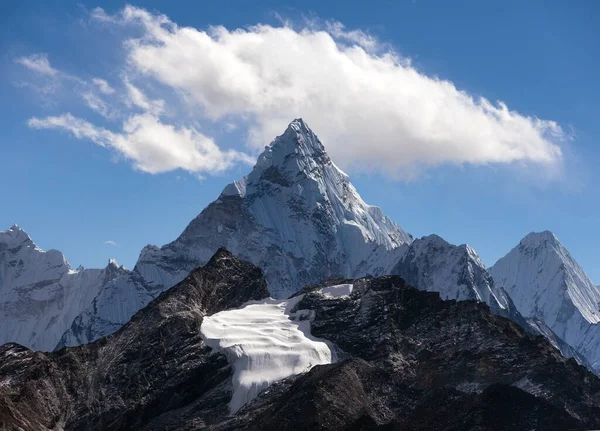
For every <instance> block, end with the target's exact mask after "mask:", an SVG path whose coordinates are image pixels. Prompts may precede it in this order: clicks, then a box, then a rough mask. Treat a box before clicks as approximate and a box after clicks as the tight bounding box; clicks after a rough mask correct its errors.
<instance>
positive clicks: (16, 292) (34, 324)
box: [0, 225, 125, 350]
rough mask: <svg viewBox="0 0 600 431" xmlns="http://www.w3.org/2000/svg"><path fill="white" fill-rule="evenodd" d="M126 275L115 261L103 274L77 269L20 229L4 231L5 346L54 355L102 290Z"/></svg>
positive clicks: (1, 329)
mask: <svg viewBox="0 0 600 431" xmlns="http://www.w3.org/2000/svg"><path fill="white" fill-rule="evenodd" d="M124 273H125V270H124V269H123V268H122V267H119V266H118V265H117V264H116V262H115V261H113V260H111V261H110V262H109V264H108V266H107V267H106V268H104V269H83V268H78V269H77V270H73V269H71V267H70V266H69V263H68V262H67V260H66V259H65V257H64V256H63V254H62V253H61V252H59V251H57V250H48V251H44V250H42V249H40V248H39V247H37V246H36V245H35V243H34V242H33V241H32V240H31V238H30V237H29V235H27V233H26V232H25V231H24V230H23V229H21V228H19V227H18V226H16V225H15V226H13V227H11V228H10V229H8V230H6V231H3V232H0V344H3V343H6V342H9V341H13V342H17V343H20V344H22V345H24V346H27V347H30V348H33V349H37V350H52V349H53V348H54V347H55V346H56V344H57V343H58V341H59V340H60V338H61V336H62V334H63V333H64V332H65V331H66V330H67V329H68V328H69V327H70V326H71V324H72V322H73V319H74V318H75V316H77V315H78V314H79V313H81V312H82V311H83V310H85V309H86V308H87V307H88V306H89V305H90V304H91V303H92V300H93V299H94V297H95V296H96V295H97V294H98V292H99V291H100V289H101V288H102V286H103V285H104V284H105V283H106V282H107V281H108V280H110V279H112V278H115V277H117V276H119V275H122V274H124Z"/></svg>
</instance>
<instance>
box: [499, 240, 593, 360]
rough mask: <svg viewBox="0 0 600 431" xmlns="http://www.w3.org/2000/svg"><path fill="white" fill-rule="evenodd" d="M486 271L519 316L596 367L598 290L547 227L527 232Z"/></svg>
mask: <svg viewBox="0 0 600 431" xmlns="http://www.w3.org/2000/svg"><path fill="white" fill-rule="evenodd" d="M489 272H490V274H491V275H492V277H493V279H494V281H495V283H496V285H499V286H502V287H503V288H504V289H505V290H506V292H507V293H508V294H509V295H510V297H511V298H512V300H513V302H514V304H515V306H516V307H517V309H518V310H519V312H520V313H521V314H522V315H523V316H525V317H526V318H530V319H535V320H537V321H539V322H544V324H545V325H547V327H548V328H550V329H551V330H552V331H553V332H554V333H555V334H556V335H557V336H558V337H559V338H560V339H562V340H564V341H565V342H566V343H568V344H569V345H570V346H572V348H574V349H575V350H576V351H578V352H579V353H580V354H581V355H583V356H584V357H585V358H586V359H587V361H588V362H589V363H590V364H591V366H592V367H593V368H594V369H596V370H600V290H599V289H598V288H597V286H594V284H593V283H592V281H591V280H590V279H589V277H588V276H587V275H586V274H585V271H584V270H583V269H582V268H581V266H580V265H579V264H578V263H577V262H576V261H575V259H573V257H572V256H571V254H570V253H569V252H568V250H567V249H566V248H565V247H564V246H563V245H562V244H561V242H560V241H559V240H558V238H557V237H556V236H555V235H554V234H553V233H552V232H549V231H544V232H538V233H535V232H534V233H530V234H529V235H527V236H526V237H525V238H523V239H522V240H521V241H520V242H519V244H518V245H517V246H516V247H515V248H513V249H512V250H511V251H510V252H509V253H508V254H507V255H506V256H504V257H502V258H501V259H500V260H498V262H496V263H495V264H494V265H493V266H492V267H491V268H490V269H489Z"/></svg>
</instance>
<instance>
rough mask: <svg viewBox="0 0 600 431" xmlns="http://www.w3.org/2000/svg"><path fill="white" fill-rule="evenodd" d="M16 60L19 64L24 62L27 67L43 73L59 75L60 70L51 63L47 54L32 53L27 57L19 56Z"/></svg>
mask: <svg viewBox="0 0 600 431" xmlns="http://www.w3.org/2000/svg"><path fill="white" fill-rule="evenodd" d="M15 61H16V62H17V63H19V64H22V65H23V66H25V67H26V68H28V69H30V70H33V71H34V72H37V73H41V74H42V75H47V76H56V75H58V71H57V70H56V69H54V68H53V67H52V66H51V65H50V61H49V60H48V55H47V54H43V53H38V54H32V55H29V56H26V57H19V58H17V59H16V60H15Z"/></svg>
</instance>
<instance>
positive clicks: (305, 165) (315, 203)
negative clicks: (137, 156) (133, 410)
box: [61, 119, 412, 346]
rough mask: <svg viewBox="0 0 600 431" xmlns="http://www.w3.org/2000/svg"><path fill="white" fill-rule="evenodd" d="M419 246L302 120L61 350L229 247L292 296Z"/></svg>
mask: <svg viewBox="0 0 600 431" xmlns="http://www.w3.org/2000/svg"><path fill="white" fill-rule="evenodd" d="M411 241H412V237H411V236H410V235H409V234H407V233H406V232H405V231H404V230H402V229H401V228H400V227H399V226H398V225H397V224H395V223H394V222H392V221H391V220H389V219H388V218H387V217H386V216H385V215H383V213H382V211H381V210H380V209H379V208H378V207H374V206H371V205H367V204H366V203H365V202H364V201H363V200H362V198H361V197H360V196H359V195H358V193H357V191H356V189H355V188H354V186H352V184H351V183H350V181H349V178H348V176H347V175H346V174H345V173H343V172H342V171H341V170H340V169H339V168H338V167H337V166H335V164H334V163H333V162H332V161H331V159H330V158H329V156H328V155H327V153H326V152H325V149H324V148H323V145H322V144H321V142H320V141H319V138H318V137H317V136H316V135H315V134H314V133H313V132H312V131H311V130H310V129H309V128H308V126H307V125H306V123H304V121H302V120H301V119H298V120H294V121H293V122H292V123H291V124H290V125H289V126H288V128H287V130H286V131H285V132H284V133H283V134H282V135H281V136H279V137H277V138H276V139H275V140H274V141H273V142H272V143H271V144H270V145H269V146H267V147H266V148H265V151H264V152H263V153H262V154H261V155H260V156H259V158H258V161H257V162H256V165H255V166H254V169H253V170H252V172H251V173H250V174H249V175H247V176H246V177H244V178H242V179H241V180H239V181H236V182H234V183H232V184H230V185H228V186H227V187H225V189H224V190H223V192H222V193H221V195H220V196H219V198H218V199H217V200H216V201H214V202H213V203H211V204H210V205H209V206H208V207H207V208H206V209H204V210H203V211H202V213H200V215H198V216H197V217H196V218H195V219H194V220H192V222H191V223H190V224H189V225H188V226H187V227H186V229H185V230H184V231H183V233H182V234H181V235H180V236H179V238H177V239H176V240H175V241H173V242H172V243H170V244H167V245H165V246H164V247H161V248H159V247H156V246H147V247H145V248H144V249H143V250H142V252H141V253H140V257H139V260H138V262H137V264H136V266H135V268H134V269H133V271H132V272H131V273H130V274H128V275H126V276H124V277H121V278H119V279H117V280H114V281H113V282H112V283H110V284H108V285H107V286H105V287H104V288H103V289H102V291H101V292H100V294H99V295H98V296H97V297H96V298H95V299H94V303H93V304H92V305H91V306H90V307H89V308H88V309H87V310H85V311H84V312H83V313H81V314H80V315H79V316H78V317H77V318H76V319H75V321H74V322H73V326H72V328H71V329H70V330H69V331H68V332H67V333H66V334H65V335H64V337H63V339H62V342H61V345H67V346H70V345H78V344H82V343H87V342H90V341H92V340H95V339H97V338H99V337H101V336H103V335H106V334H109V333H112V332H114V331H115V330H116V329H118V328H119V327H121V326H122V325H123V324H125V322H127V321H128V320H129V318H130V317H131V316H132V315H133V314H134V313H135V312H136V311H137V310H139V309H140V308H141V307H143V306H144V305H145V304H147V303H148V302H149V301H151V300H152V298H154V297H156V295H158V294H159V293H160V292H162V291H164V290H165V289H167V288H169V287H171V286H173V285H174V284H176V283H178V282H179V281H181V280H182V279H183V278H184V277H186V276H187V274H189V272H190V271H191V270H192V269H194V268H196V267H197V266H199V265H202V264H204V263H206V262H207V261H208V259H210V257H211V256H212V255H213V253H214V252H215V251H216V250H217V249H218V248H219V247H226V248H227V249H228V250H231V252H232V253H234V254H235V255H236V256H240V257H242V258H244V259H246V260H248V261H249V262H252V263H253V264H255V265H257V266H259V267H260V268H262V269H263V270H264V272H265V277H266V279H267V283H268V285H269V290H270V292H271V295H273V296H274V297H276V298H284V297H288V296H289V295H291V294H292V293H294V292H296V291H297V290H298V289H300V288H302V287H303V286H305V285H306V284H310V283H317V282H319V281H321V280H324V279H327V278H330V277H357V276H364V275H367V274H371V275H379V274H383V273H386V272H387V271H389V268H391V266H392V265H393V264H394V263H395V261H396V260H397V259H398V256H399V255H401V254H402V253H403V248H402V246H403V245H405V244H409V243H410V242H411Z"/></svg>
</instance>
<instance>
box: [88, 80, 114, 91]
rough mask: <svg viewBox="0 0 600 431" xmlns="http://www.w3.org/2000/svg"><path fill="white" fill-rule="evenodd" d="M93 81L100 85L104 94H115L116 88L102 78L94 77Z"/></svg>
mask: <svg viewBox="0 0 600 431" xmlns="http://www.w3.org/2000/svg"><path fill="white" fill-rule="evenodd" d="M92 83H93V84H94V85H95V86H96V87H98V89H99V90H100V92H101V93H102V94H114V92H115V89H114V88H112V87H111V85H110V84H109V83H108V82H107V81H106V80H104V79H102V78H93V79H92Z"/></svg>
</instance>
